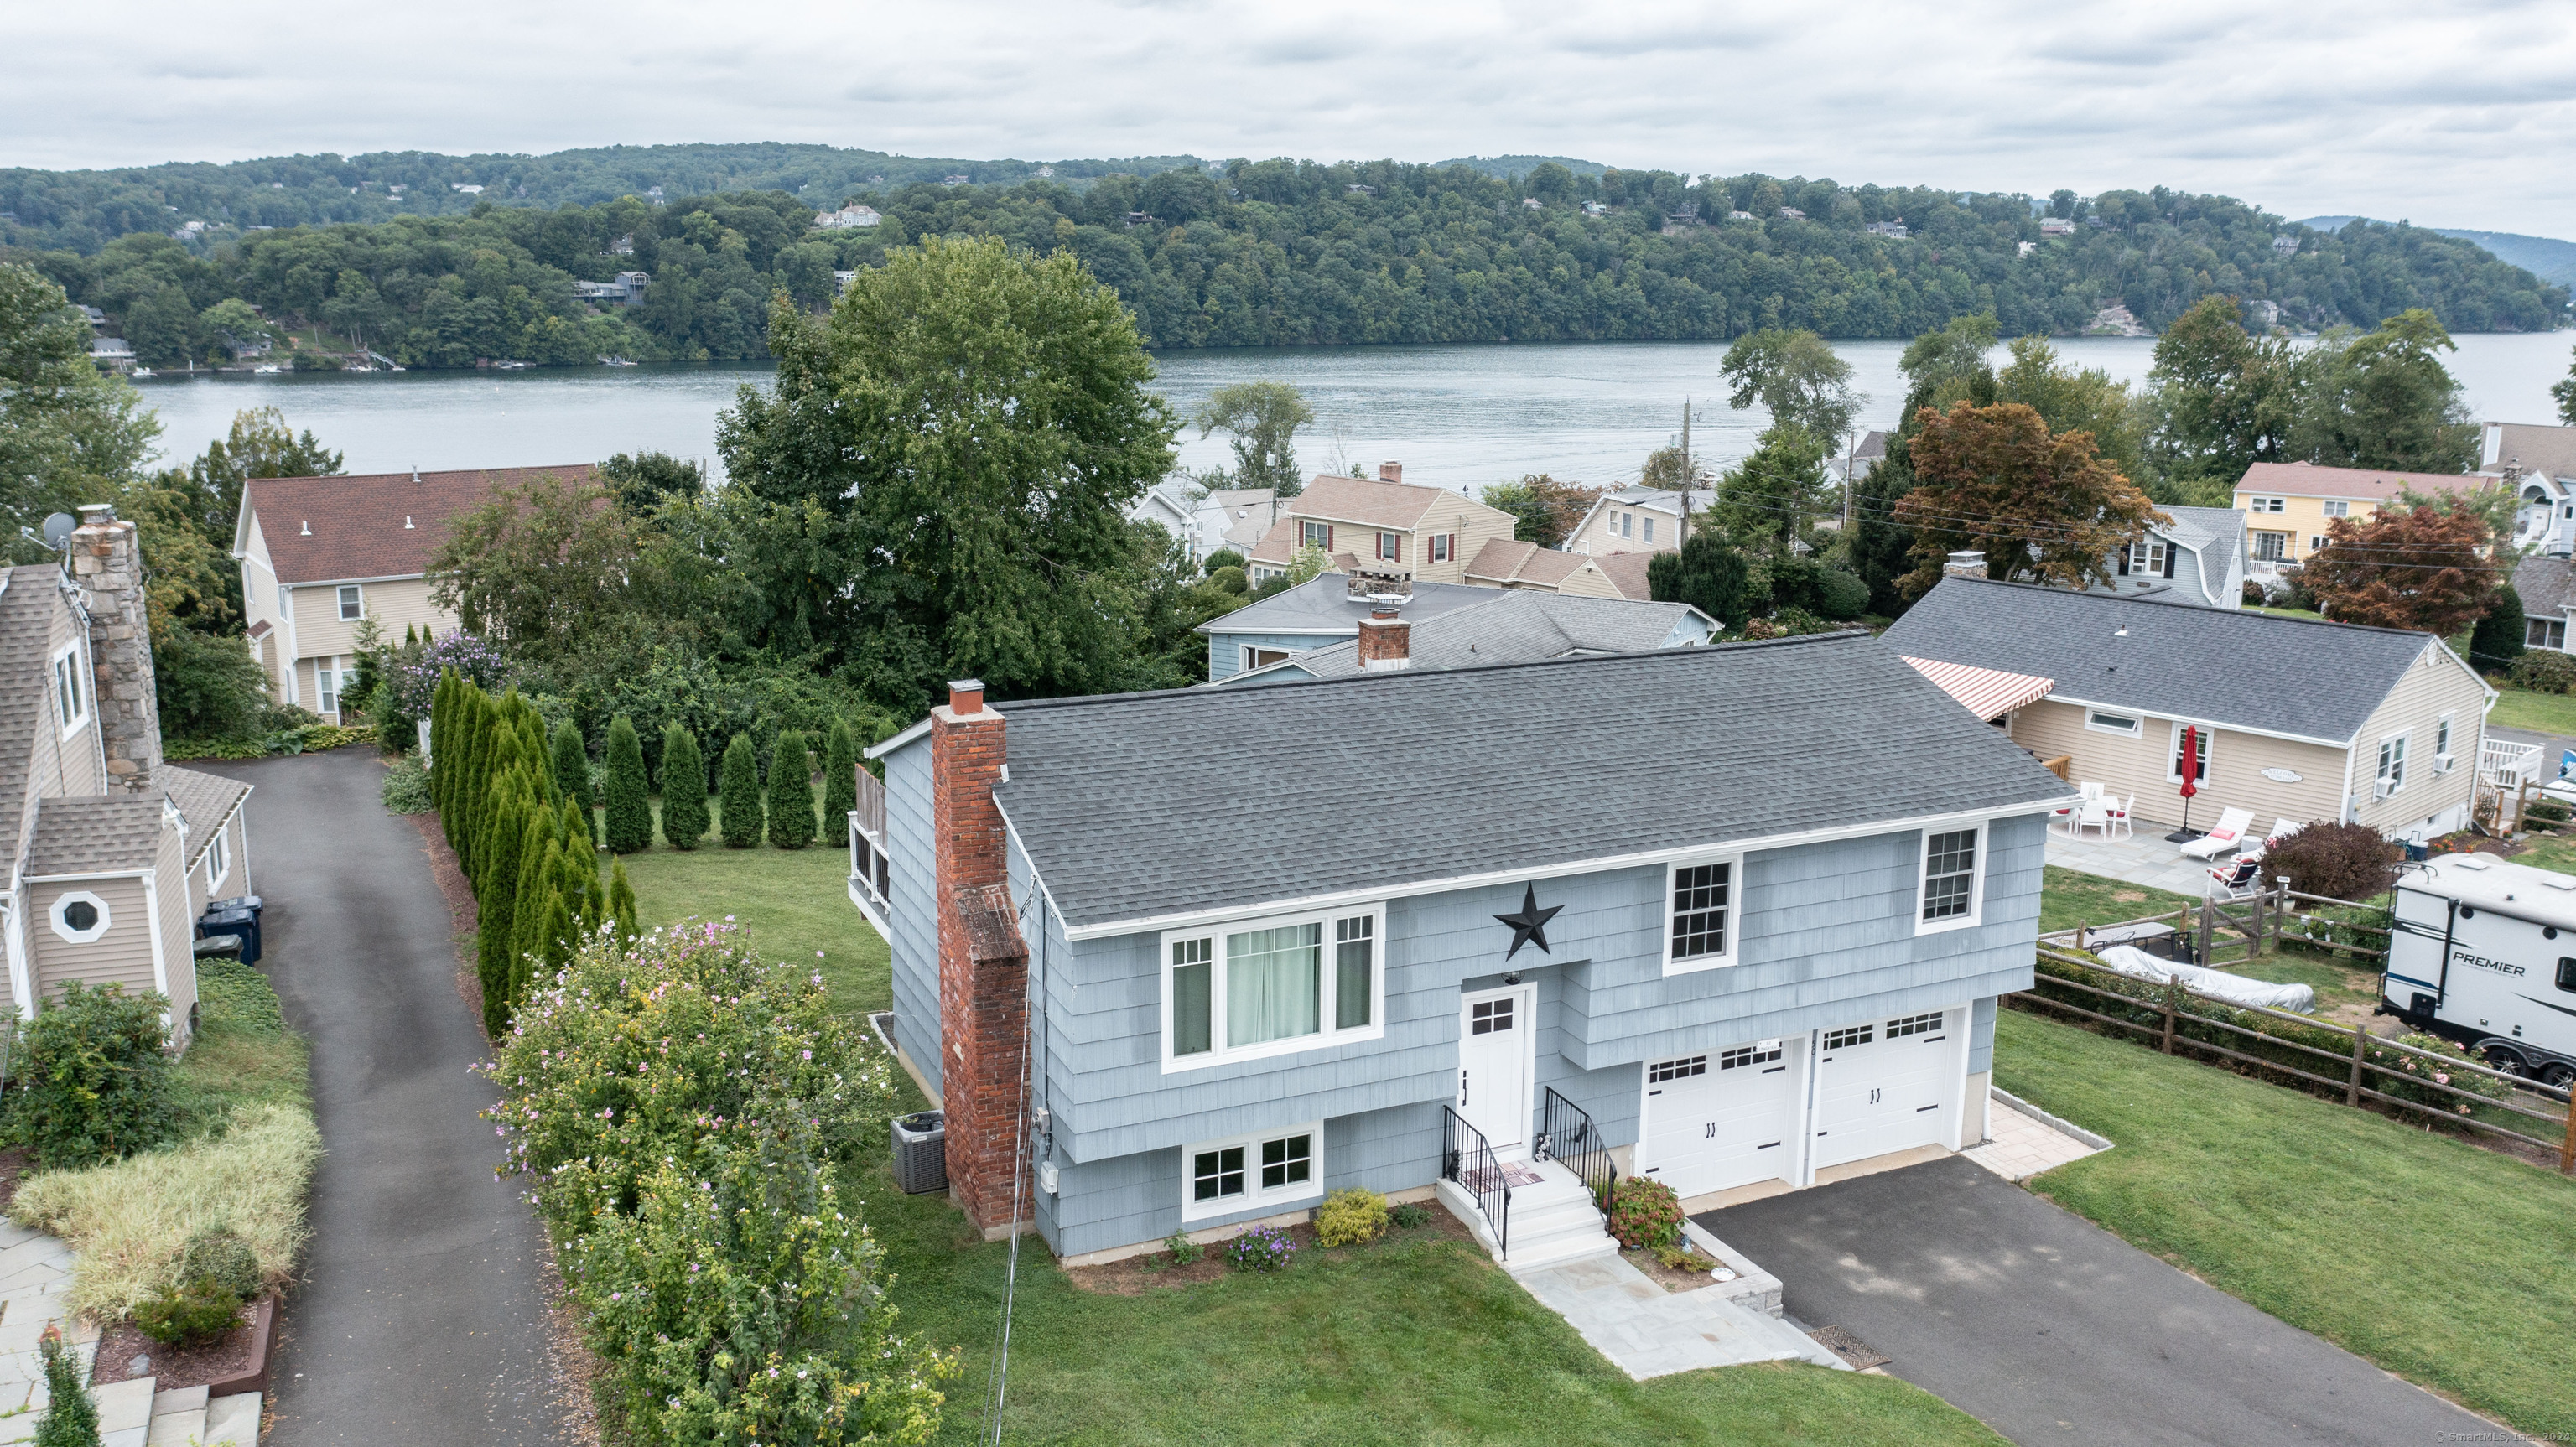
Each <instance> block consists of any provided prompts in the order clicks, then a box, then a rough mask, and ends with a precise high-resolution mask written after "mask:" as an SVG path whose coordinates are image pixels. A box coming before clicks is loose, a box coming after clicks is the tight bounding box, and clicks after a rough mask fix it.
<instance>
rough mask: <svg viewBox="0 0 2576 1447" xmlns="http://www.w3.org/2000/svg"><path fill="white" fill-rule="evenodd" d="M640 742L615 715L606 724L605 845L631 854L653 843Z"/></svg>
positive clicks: (624, 719)
mask: <svg viewBox="0 0 2576 1447" xmlns="http://www.w3.org/2000/svg"><path fill="white" fill-rule="evenodd" d="M646 793H647V786H646V784H645V779H644V741H643V740H641V739H639V738H637V737H635V724H634V722H633V721H632V720H630V719H628V718H627V717H626V715H624V714H622V713H621V714H619V715H618V716H617V718H616V719H615V720H614V721H613V722H611V723H610V724H609V726H608V820H607V823H608V829H607V834H608V847H609V848H610V849H611V850H613V851H615V852H617V853H619V854H635V853H639V852H641V851H643V850H645V849H647V848H650V847H651V846H652V843H653V804H652V801H651V800H650V799H648V798H646V797H645V795H646Z"/></svg>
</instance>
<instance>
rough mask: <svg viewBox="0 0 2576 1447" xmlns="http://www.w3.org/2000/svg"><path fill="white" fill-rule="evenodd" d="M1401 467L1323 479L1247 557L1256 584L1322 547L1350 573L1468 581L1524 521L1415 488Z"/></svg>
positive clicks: (1288, 507) (1289, 505)
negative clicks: (1491, 546) (1497, 542)
mask: <svg viewBox="0 0 2576 1447" xmlns="http://www.w3.org/2000/svg"><path fill="white" fill-rule="evenodd" d="M1403 478H1404V468H1403V465H1402V464H1400V463H1393V462H1389V463H1384V464H1381V465H1380V466H1379V468H1378V479H1377V480H1376V481H1373V482H1372V481H1370V480H1368V479H1366V478H1357V477H1318V478H1316V479H1314V480H1313V481H1311V482H1309V483H1307V484H1306V490H1305V491H1304V492H1301V493H1299V494H1297V495H1296V496H1295V497H1292V498H1289V499H1287V500H1286V501H1284V502H1281V503H1280V504H1279V521H1278V522H1277V523H1276V524H1274V525H1273V526H1272V527H1271V529H1270V531H1269V532H1267V533H1265V534H1263V536H1262V539H1261V541H1260V542H1259V543H1258V544H1257V545H1255V546H1254V548H1253V550H1252V551H1251V552H1250V553H1249V554H1247V555H1246V564H1247V567H1248V569H1249V572H1250V574H1251V578H1252V581H1253V583H1254V584H1255V585H1259V584H1261V583H1264V582H1267V581H1269V580H1270V579H1272V578H1276V577H1285V576H1286V575H1287V572H1288V567H1289V564H1290V563H1291V562H1292V561H1294V560H1295V558H1296V556H1297V553H1298V551H1299V550H1300V549H1302V548H1305V547H1309V546H1312V547H1317V548H1321V549H1323V551H1324V553H1325V555H1326V556H1327V557H1329V558H1331V559H1332V567H1333V568H1335V569H1336V570H1338V571H1340V572H1344V573H1350V572H1358V571H1367V572H1371V573H1384V574H1401V575H1403V576H1406V577H1410V578H1414V579H1417V580H1419V581H1422V582H1426V583H1463V582H1465V581H1466V575H1467V561H1468V560H1469V559H1470V558H1473V557H1475V556H1476V555H1477V553H1479V552H1480V551H1482V550H1483V548H1484V546H1485V544H1487V543H1489V542H1492V541H1493V540H1494V539H1496V538H1508V537H1510V536H1511V535H1512V527H1513V525H1514V524H1515V523H1516V522H1518V521H1519V520H1518V519H1516V518H1514V517H1513V516H1512V515H1511V514H1510V513H1507V512H1505V511H1503V510H1502V509H1500V508H1494V507H1487V506H1485V505H1484V504H1483V503H1481V502H1477V501H1476V500H1474V499H1473V498H1469V497H1466V496H1463V495H1461V494H1459V493H1454V492H1450V491H1448V490H1447V489H1445V488H1437V487H1411V486H1407V485H1406V484H1405V482H1404V481H1403Z"/></svg>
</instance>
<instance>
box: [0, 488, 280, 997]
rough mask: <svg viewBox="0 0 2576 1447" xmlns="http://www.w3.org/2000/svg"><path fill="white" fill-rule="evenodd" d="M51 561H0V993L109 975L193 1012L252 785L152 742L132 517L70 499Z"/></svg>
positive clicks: (243, 875) (242, 851)
mask: <svg viewBox="0 0 2576 1447" xmlns="http://www.w3.org/2000/svg"><path fill="white" fill-rule="evenodd" d="M81 513H82V523H81V526H80V527H79V528H78V529H76V530H75V531H74V532H73V533H72V535H71V540H70V547H69V549H68V556H67V558H66V560H65V562H64V564H61V565H57V564H50V563H47V564H33V565H27V566H22V567H15V568H5V567H0V828H5V830H6V833H5V834H0V840H5V842H6V846H7V848H8V850H9V855H8V868H7V871H6V885H7V888H6V890H5V892H0V955H5V957H6V963H7V969H6V971H5V975H0V987H5V999H0V1009H7V1010H9V1011H11V1012H13V1013H15V1014H18V1015H20V1016H27V1015H32V1014H34V1013H35V1012H36V1010H37V1008H38V1007H39V1005H40V1004H41V1002H42V1001H44V1000H45V999H46V998H48V997H50V996H52V995H55V994H58V993H59V992H60V991H61V989H62V987H63V985H64V984H65V983H67V982H69V981H74V980H78V981H81V982H83V983H86V984H92V985H105V984H110V983H116V984H122V985H124V986H125V987H126V988H127V989H128V990H130V991H135V992H142V991H151V992H154V993H157V994H159V995H161V996H162V997H163V998H165V999H166V1000H167V1001H168V1002H169V1012H170V1013H169V1020H170V1028H171V1033H172V1036H173V1038H174V1039H175V1040H176V1041H177V1042H178V1043H179V1044H180V1045H182V1046H184V1045H185V1044H186V1042H187V1039H188V1036H189V1035H190V1033H191V1032H192V1029H193V1027H194V1024H195V1007H196V1003H197V970H196V955H195V944H194V936H195V921H196V919H197V917H198V915H199V914H201V913H202V912H203V911H204V910H205V907H206V905H207V903H208V901H209V900H213V899H225V898H232V897H235V896H239V895H245V894H249V893H250V892H251V876H250V848H249V845H250V840H249V835H248V831H247V824H246V822H245V820H244V818H243V807H244V805H245V804H246V803H247V801H248V799H249V797H250V786H249V785H247V784H244V783H240V782H238V781H236V780H232V779H225V778H219V777H217V776H215V775H212V774H203V773H199V772H197V771H195V770H193V769H183V768H180V767H178V766H177V765H174V764H170V763H167V762H164V761H163V759H162V757H161V729H160V718H159V713H158V709H157V707H156V705H155V703H154V698H153V679H152V650H151V646H150V641H149V640H150V634H149V628H148V624H147V623H146V621H145V613H144V602H143V585H142V584H143V579H142V563H141V559H140V556H139V554H138V553H137V550H136V547H135V540H134V524H132V523H130V522H121V521H119V520H118V519H117V518H116V516H115V513H114V510H113V509H110V508H108V507H105V506H90V507H84V508H82V509H81Z"/></svg>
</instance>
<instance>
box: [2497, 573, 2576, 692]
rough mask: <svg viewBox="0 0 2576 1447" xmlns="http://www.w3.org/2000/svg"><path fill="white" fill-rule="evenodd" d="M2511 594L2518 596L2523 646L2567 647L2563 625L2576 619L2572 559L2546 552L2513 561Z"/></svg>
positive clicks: (2575, 575) (2556, 650)
mask: <svg viewBox="0 0 2576 1447" xmlns="http://www.w3.org/2000/svg"><path fill="white" fill-rule="evenodd" d="M2513 594H2514V596H2515V597H2516V598H2519V599H2521V600H2522V646H2523V647H2525V648H2545V649H2547V650H2549V651H2550V652H2552V653H2566V652H2569V651H2571V650H2570V649H2569V648H2568V647H2567V634H2568V631H2569V630H2568V626H2567V625H2568V624H2570V623H2576V563H2570V562H2569V560H2568V559H2566V558H2565V557H2561V556H2554V555H2551V554H2548V553H2533V554H2530V555H2528V556H2526V557H2525V558H2523V560H2522V561H2521V562H2519V563H2516V564H2515V565H2514V569H2513ZM2490 666H2494V667H2501V666H2502V665H2501V663H2500V662H2499V663H2496V664H2492V665H2490Z"/></svg>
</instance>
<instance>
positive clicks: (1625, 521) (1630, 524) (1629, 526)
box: [1619, 512, 1636, 538]
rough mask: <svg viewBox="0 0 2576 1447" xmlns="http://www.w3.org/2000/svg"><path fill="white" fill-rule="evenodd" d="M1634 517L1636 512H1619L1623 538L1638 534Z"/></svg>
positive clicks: (1620, 534)
mask: <svg viewBox="0 0 2576 1447" xmlns="http://www.w3.org/2000/svg"><path fill="white" fill-rule="evenodd" d="M1634 519H1635V514H1633V513H1624V512H1623V513H1621V514H1619V536H1621V537H1623V538H1630V537H1635V536H1636V532H1635V522H1634Z"/></svg>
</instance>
